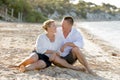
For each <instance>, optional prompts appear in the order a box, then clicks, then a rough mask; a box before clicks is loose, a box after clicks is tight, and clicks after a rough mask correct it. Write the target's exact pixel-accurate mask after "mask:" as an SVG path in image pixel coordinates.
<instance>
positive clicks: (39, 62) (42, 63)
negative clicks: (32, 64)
mask: <svg viewBox="0 0 120 80" xmlns="http://www.w3.org/2000/svg"><path fill="white" fill-rule="evenodd" d="M45 67H46V63H45V62H44V61H43V60H39V61H37V62H36V68H40V69H41V68H45Z"/></svg>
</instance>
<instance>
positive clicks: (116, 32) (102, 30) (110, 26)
mask: <svg viewBox="0 0 120 80" xmlns="http://www.w3.org/2000/svg"><path fill="white" fill-rule="evenodd" d="M77 25H79V27H83V28H85V29H88V30H89V31H90V32H91V33H92V34H94V35H96V36H99V37H100V38H101V39H103V40H105V41H107V42H109V43H110V44H111V45H112V46H113V47H116V48H118V49H119V50H120V21H100V22H78V23H77Z"/></svg>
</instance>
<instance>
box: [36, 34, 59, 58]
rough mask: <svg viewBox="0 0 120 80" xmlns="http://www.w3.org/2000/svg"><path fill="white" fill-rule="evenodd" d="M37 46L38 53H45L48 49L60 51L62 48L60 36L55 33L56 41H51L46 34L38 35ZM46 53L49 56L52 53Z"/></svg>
mask: <svg viewBox="0 0 120 80" xmlns="http://www.w3.org/2000/svg"><path fill="white" fill-rule="evenodd" d="M35 46H36V51H37V53H40V54H45V52H46V51H47V50H54V51H58V50H59V49H60V46H61V42H60V39H59V36H56V35H55V41H54V42H51V41H50V40H49V38H48V37H47V36H46V34H42V35H39V36H38V38H37V40H36V45H35ZM45 55H47V56H48V57H49V56H50V54H45Z"/></svg>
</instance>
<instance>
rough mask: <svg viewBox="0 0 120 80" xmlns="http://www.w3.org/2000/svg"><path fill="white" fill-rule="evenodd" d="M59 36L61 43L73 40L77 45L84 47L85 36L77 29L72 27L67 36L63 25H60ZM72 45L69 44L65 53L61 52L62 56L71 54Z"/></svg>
mask: <svg viewBox="0 0 120 80" xmlns="http://www.w3.org/2000/svg"><path fill="white" fill-rule="evenodd" d="M57 36H60V37H61V38H60V41H61V45H63V44H65V43H66V42H73V43H74V44H75V45H76V46H78V47H79V48H83V38H82V36H81V34H80V32H79V31H77V29H75V28H72V30H71V32H70V33H69V34H68V36H67V37H66V38H65V37H64V35H63V31H62V27H59V28H58V29H57ZM71 49H72V47H70V46H68V47H66V48H65V49H64V52H63V53H60V56H63V57H64V56H66V55H68V54H69V52H70V50H71Z"/></svg>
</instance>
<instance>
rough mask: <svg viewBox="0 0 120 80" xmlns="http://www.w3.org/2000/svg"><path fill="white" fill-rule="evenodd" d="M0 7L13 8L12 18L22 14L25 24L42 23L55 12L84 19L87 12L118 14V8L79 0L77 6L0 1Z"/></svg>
mask: <svg viewBox="0 0 120 80" xmlns="http://www.w3.org/2000/svg"><path fill="white" fill-rule="evenodd" d="M0 7H6V8H13V9H14V17H17V16H18V12H22V13H23V21H25V22H43V21H45V20H46V19H48V18H49V16H48V15H49V14H51V15H52V14H53V13H54V12H55V11H57V12H58V13H59V15H61V17H59V18H62V16H63V15H65V14H67V13H70V12H74V13H76V15H77V16H79V17H81V18H83V19H86V14H87V12H89V13H99V12H106V13H109V14H112V15H115V14H116V13H120V8H117V7H116V6H114V5H111V4H105V3H103V4H102V5H96V4H94V3H91V2H85V1H83V0H79V3H78V4H72V3H70V1H69V0H0Z"/></svg>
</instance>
